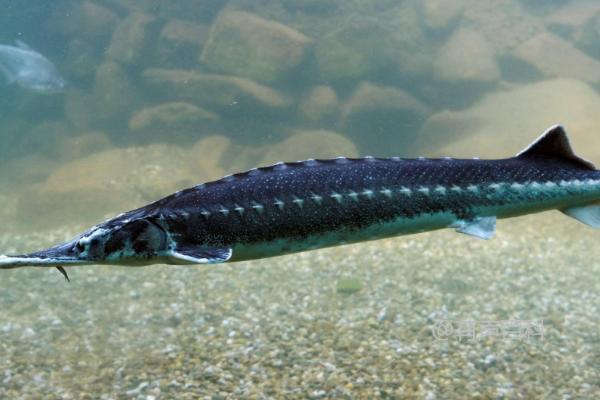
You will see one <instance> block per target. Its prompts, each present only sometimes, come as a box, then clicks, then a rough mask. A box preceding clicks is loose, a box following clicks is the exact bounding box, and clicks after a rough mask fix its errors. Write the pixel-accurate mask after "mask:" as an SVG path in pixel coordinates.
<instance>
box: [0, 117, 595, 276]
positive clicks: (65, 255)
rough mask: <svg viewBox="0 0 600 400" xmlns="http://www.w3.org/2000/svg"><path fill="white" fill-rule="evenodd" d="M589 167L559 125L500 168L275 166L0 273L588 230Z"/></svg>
mask: <svg viewBox="0 0 600 400" xmlns="http://www.w3.org/2000/svg"><path fill="white" fill-rule="evenodd" d="M599 201H600V171H598V170H596V169H595V168H594V166H593V165H592V164H591V163H590V162H588V161H586V160H583V159H581V158H579V157H577V156H576V155H575V154H574V153H573V151H572V150H571V147H570V146H569V143H568V139H567V136H566V134H565V132H564V130H563V129H562V127H560V126H555V127H552V128H550V129H549V130H548V131H546V132H545V133H544V134H543V135H542V136H541V137H540V138H539V139H538V140H537V141H536V142H534V143H533V144H532V145H531V146H529V147H528V148H527V149H525V150H524V151H523V152H521V153H519V154H518V155H517V156H515V157H511V158H507V159H501V160H479V159H451V158H441V159H426V158H419V159H402V158H388V159H380V158H362V159H349V158H337V159H332V160H307V161H302V162H294V163H279V164H275V165H273V166H269V167H264V168H257V169H252V170H249V171H247V172H243V173H239V174H235V175H230V176H227V177H225V178H222V179H220V180H218V181H214V182H209V183H205V184H202V185H199V186H196V187H193V188H190V189H185V190H182V191H180V192H177V193H174V194H172V195H170V196H168V197H165V198H163V199H161V200H158V201H156V202H154V203H152V204H149V205H147V206H145V207H142V208H139V209H137V210H133V211H130V212H127V213H124V214H121V215H120V216H117V217H115V218H113V219H111V220H108V221H106V222H104V223H102V224H100V225H98V226H95V227H93V228H92V229H91V230H89V231H88V232H85V233H83V234H82V235H80V236H78V237H77V238H75V239H74V240H72V241H70V242H67V243H65V244H62V245H59V246H56V247H52V248H50V249H47V250H43V251H39V252H35V253H31V254H27V255H19V256H0V267H1V268H13V267H19V266H26V265H29V266H57V267H60V266H63V265H71V264H95V263H96V264H97V263H105V264H121V265H146V264H154V263H168V264H203V263H218V262H227V261H240V260H248V259H256V258H262V257H270V256H277V255H282V254H287V253H292V252H298V251H303V250H309V249H316V248H322V247H327V246H334V245H339V244H344V243H352V242H358V241H364V240H372V239H379V238H384V237H390V236H397V235H403V234H410V233H416V232H422V231H429V230H434V229H441V228H455V229H456V230H457V231H459V232H463V233H467V234H470V235H473V236H476V237H479V238H484V239H489V238H490V237H491V236H492V235H493V233H494V231H495V222H496V219H497V218H507V217H513V216H518V215H523V214H528V213H533V212H538V211H544V210H550V209H559V210H561V211H563V212H564V213H566V214H568V215H570V216H572V217H574V218H576V219H578V220H580V221H582V222H584V223H586V224H588V225H591V226H593V227H600V206H599Z"/></svg>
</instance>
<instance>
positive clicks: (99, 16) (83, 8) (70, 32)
mask: <svg viewBox="0 0 600 400" xmlns="http://www.w3.org/2000/svg"><path fill="white" fill-rule="evenodd" d="M67 7H68V8H67ZM119 20H120V18H119V16H118V15H117V14H116V13H114V12H113V11H112V10H110V9H109V8H106V7H104V6H102V5H100V4H98V3H97V2H92V1H82V2H75V3H73V4H69V5H68V6H66V7H65V8H63V7H61V6H60V5H59V6H58V7H57V8H56V11H55V13H54V14H53V15H52V16H51V21H52V22H53V23H52V24H50V26H52V27H54V29H58V30H59V31H60V32H61V33H62V34H63V35H65V36H68V37H72V38H78V39H83V40H86V41H88V42H90V43H93V44H94V45H96V46H97V47H101V46H104V45H105V44H106V41H107V39H108V38H110V34H111V33H112V32H113V30H114V29H115V27H116V26H117V24H118V23H119Z"/></svg>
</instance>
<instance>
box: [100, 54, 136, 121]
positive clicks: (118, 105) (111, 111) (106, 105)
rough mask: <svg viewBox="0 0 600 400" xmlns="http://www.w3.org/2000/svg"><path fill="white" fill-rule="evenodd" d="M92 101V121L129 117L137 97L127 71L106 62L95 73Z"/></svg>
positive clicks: (113, 63) (117, 65)
mask: <svg viewBox="0 0 600 400" xmlns="http://www.w3.org/2000/svg"><path fill="white" fill-rule="evenodd" d="M93 100H94V106H95V114H94V119H95V120H97V121H108V120H114V119H115V118H124V117H125V116H127V115H129V114H130V112H131V110H132V109H134V108H135V105H136V103H137V100H138V97H137V95H136V90H135V87H134V85H133V84H132V83H131V81H130V79H129V75H128V73H127V71H125V69H124V68H123V67H121V66H120V65H119V64H117V63H115V62H112V61H108V62H106V63H104V64H102V65H101V66H100V67H99V68H98V70H97V71H96V78H95V80H94V87H93Z"/></svg>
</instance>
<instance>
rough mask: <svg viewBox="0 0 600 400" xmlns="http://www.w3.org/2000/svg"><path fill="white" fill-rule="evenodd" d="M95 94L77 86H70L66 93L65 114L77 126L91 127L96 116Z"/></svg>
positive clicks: (84, 128) (82, 128)
mask: <svg viewBox="0 0 600 400" xmlns="http://www.w3.org/2000/svg"><path fill="white" fill-rule="evenodd" d="M96 113H97V112H96V107H95V101H94V96H93V95H92V94H90V93H87V92H84V91H83V90H79V89H76V88H69V89H68V90H67V92H66V94H65V116H66V118H67V120H68V121H69V122H70V123H71V124H72V125H73V126H74V127H76V128H78V129H81V130H87V129H89V128H90V127H91V126H92V125H93V123H94V121H95V118H96Z"/></svg>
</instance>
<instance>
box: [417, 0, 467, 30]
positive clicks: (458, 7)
mask: <svg viewBox="0 0 600 400" xmlns="http://www.w3.org/2000/svg"><path fill="white" fill-rule="evenodd" d="M421 7H422V12H423V17H424V22H425V25H426V26H427V27H428V28H429V29H433V30H441V29H447V28H449V27H450V26H451V25H453V23H454V22H455V21H456V20H457V19H458V18H459V17H460V15H461V14H462V11H463V8H464V7H465V1H464V0H451V1H448V0H421Z"/></svg>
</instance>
